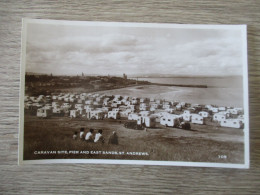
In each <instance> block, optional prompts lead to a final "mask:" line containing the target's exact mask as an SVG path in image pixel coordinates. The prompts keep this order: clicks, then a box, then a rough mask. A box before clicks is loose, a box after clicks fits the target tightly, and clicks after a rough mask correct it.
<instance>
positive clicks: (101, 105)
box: [19, 19, 249, 168]
mask: <svg viewBox="0 0 260 195" xmlns="http://www.w3.org/2000/svg"><path fill="white" fill-rule="evenodd" d="M247 75H248V74H247V37H246V25H187V24H152V23H119V22H84V21H62V20H59V21H58V20H38V19H23V27H22V56H21V90H20V130H19V164H46V163H97V164H100V163H105V164H141V165H175V166H200V167H225V168H249V120H248V76H247Z"/></svg>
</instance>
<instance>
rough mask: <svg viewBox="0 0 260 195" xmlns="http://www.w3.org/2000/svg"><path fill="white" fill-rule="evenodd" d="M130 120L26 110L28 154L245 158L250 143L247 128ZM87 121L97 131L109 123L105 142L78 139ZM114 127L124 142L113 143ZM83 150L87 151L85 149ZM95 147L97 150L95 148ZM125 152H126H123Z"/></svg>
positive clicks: (33, 156)
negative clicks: (47, 115) (137, 124)
mask: <svg viewBox="0 0 260 195" xmlns="http://www.w3.org/2000/svg"><path fill="white" fill-rule="evenodd" d="M124 122H125V121H121V122H119V121H114V120H102V121H98V120H81V119H70V118H67V117H60V118H59V117H56V118H51V119H39V118H37V117H34V116H30V115H27V114H26V115H25V123H24V124H25V126H24V160H35V159H66V158H76V159H136V160H164V161H189V162H222V163H243V159H244V158H243V154H244V149H243V148H244V144H243V130H241V129H231V128H220V127H216V126H209V125H192V130H190V131H187V130H181V129H176V128H169V127H167V128H166V127H162V126H160V125H158V126H157V127H156V128H153V129H150V128H149V129H148V130H147V131H144V130H132V129H126V128H125V127H124V126H123V124H124ZM81 127H84V128H85V132H87V131H88V130H89V129H90V128H94V129H95V132H97V130H98V129H103V136H104V138H105V143H104V144H102V143H87V142H85V141H82V140H80V139H76V140H73V139H72V136H73V133H74V131H77V132H79V130H80V128H81ZM113 131H116V132H117V134H118V137H119V145H111V144H108V138H109V136H110V135H111V134H112V132H113ZM39 151H45V152H46V151H56V154H35V153H37V152H39ZM58 151H66V152H67V154H64V153H63V154H58ZM73 151H77V152H78V154H75V153H74V152H73ZM81 151H85V152H82V153H80V152H81ZM86 151H88V152H89V153H87V152H86ZM91 151H94V152H92V154H91ZM105 152H118V154H108V153H105ZM119 152H124V154H120V155H119ZM127 152H143V153H146V154H147V155H132V154H131V153H128V154H127ZM102 153H105V154H102ZM220 155H224V156H225V158H222V157H220Z"/></svg>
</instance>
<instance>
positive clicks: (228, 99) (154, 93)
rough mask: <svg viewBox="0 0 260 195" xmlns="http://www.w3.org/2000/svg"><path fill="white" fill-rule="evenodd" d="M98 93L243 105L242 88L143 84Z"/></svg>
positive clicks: (220, 104) (199, 102) (222, 104)
mask: <svg viewBox="0 0 260 195" xmlns="http://www.w3.org/2000/svg"><path fill="white" fill-rule="evenodd" d="M98 93H100V94H106V95H122V96H131V97H146V98H156V99H165V100H170V101H173V100H177V101H184V102H188V103H194V104H196V103H198V104H214V105H218V106H234V107H243V89H242V88H189V87H169V86H157V85H143V86H134V87H126V88H121V89H114V90H106V91H99V92H98Z"/></svg>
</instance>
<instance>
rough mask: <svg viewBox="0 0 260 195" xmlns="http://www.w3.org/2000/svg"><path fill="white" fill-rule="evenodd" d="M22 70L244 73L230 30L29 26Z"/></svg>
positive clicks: (238, 43)
mask: <svg viewBox="0 0 260 195" xmlns="http://www.w3.org/2000/svg"><path fill="white" fill-rule="evenodd" d="M26 40H27V41H26V72H34V73H44V74H45V73H47V74H51V73H52V74H53V75H76V74H81V73H82V72H83V73H84V74H86V75H92V74H94V75H108V74H109V75H123V73H125V74H127V75H129V76H131V75H140V74H141V75H151V74H162V75H163V74H167V75H169V74H170V75H187V76H227V75H242V74H243V73H242V71H243V69H242V49H243V48H242V33H241V31H240V30H234V29H196V28H190V29H187V28H186V29H183V28H160V27H158V26H157V27H156V26H154V27H140V26H138V27H129V26H127V25H123V26H121V25H117V26H109V25H106V26H102V25H95V24H92V25H87V26H84V25H66V24H64V23H63V24H39V23H29V24H27V36H26Z"/></svg>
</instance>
